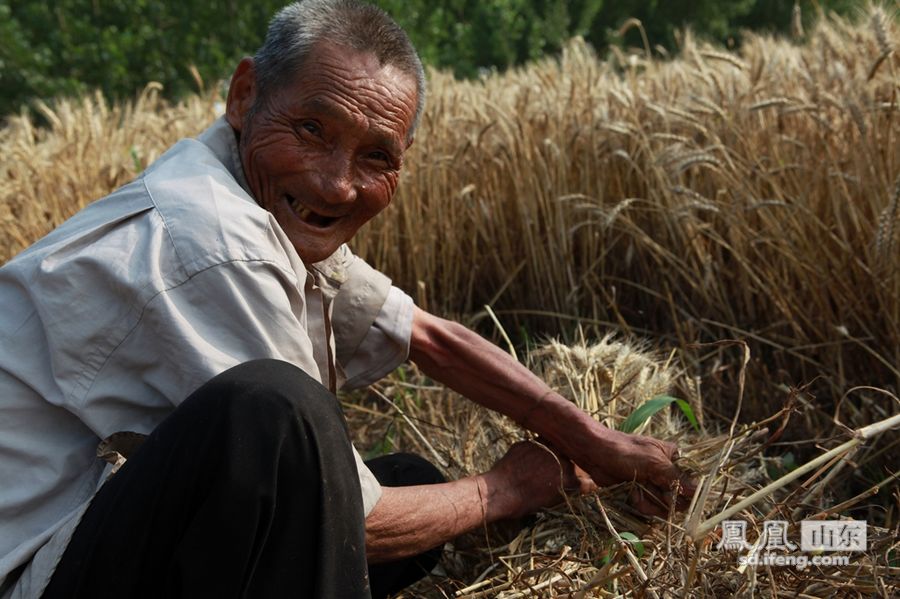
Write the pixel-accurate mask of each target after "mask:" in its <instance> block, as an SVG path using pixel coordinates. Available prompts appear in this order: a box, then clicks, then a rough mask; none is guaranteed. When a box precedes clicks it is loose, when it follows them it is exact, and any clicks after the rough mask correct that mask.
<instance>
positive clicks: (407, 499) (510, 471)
mask: <svg viewBox="0 0 900 599" xmlns="http://www.w3.org/2000/svg"><path fill="white" fill-rule="evenodd" d="M593 488H595V487H594V485H593V483H592V482H591V481H590V479H589V478H588V476H587V475H586V474H584V473H583V472H579V471H578V470H577V469H576V468H575V467H574V466H573V465H572V463H571V462H569V461H568V460H566V459H564V458H563V459H559V458H558V457H557V456H556V455H555V454H553V453H551V451H550V450H548V449H547V448H545V447H542V446H540V445H538V444H537V443H532V442H528V441H525V442H521V443H516V444H515V445H513V446H512V447H510V449H509V451H508V452H507V453H506V455H505V456H504V457H503V458H501V459H500V460H499V461H498V462H497V463H496V464H495V465H494V467H493V468H491V469H490V470H489V471H488V472H485V473H484V474H479V475H477V476H470V477H467V478H463V479H460V480H456V481H453V482H448V483H442V484H437V485H419V486H412V487H384V488H383V493H382V496H381V499H380V500H379V501H378V503H377V504H375V508H374V509H373V510H372V512H371V513H370V514H369V516H368V517H367V518H366V556H367V558H368V560H369V563H380V562H387V561H394V560H398V559H402V558H404V557H408V556H411V555H417V554H419V553H422V552H424V551H427V550H429V549H431V548H432V547H437V546H438V545H440V544H442V543H444V542H446V541H448V540H450V539H453V538H456V537H457V536H459V535H461V534H463V533H465V532H468V531H470V530H474V529H476V528H478V527H480V526H483V525H485V524H489V523H491V522H496V521H497V520H504V519H508V518H516V517H519V516H523V515H525V514H529V513H532V512H534V511H537V510H538V509H540V508H542V507H548V506H551V505H554V504H556V503H559V502H560V501H561V499H562V494H561V491H562V490H563V489H566V490H572V491H577V492H581V493H585V492H588V491H590V490H592V489H593Z"/></svg>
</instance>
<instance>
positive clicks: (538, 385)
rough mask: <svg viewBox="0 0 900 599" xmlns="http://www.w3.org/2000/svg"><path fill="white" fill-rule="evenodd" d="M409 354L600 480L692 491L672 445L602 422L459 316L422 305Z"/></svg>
mask: <svg viewBox="0 0 900 599" xmlns="http://www.w3.org/2000/svg"><path fill="white" fill-rule="evenodd" d="M410 359H412V361H413V362H415V363H416V364H417V365H418V366H419V367H420V368H421V369H422V371H423V372H425V374H427V375H428V376H429V377H431V378H433V379H435V380H437V381H440V382H442V383H444V384H446V385H447V386H448V387H450V388H451V389H453V390H455V391H457V392H459V393H461V394H462V395H464V396H465V397H467V398H469V399H471V400H473V401H475V402H477V403H479V404H481V405H483V406H485V407H487V408H490V409H492V410H495V411H497V412H500V413H502V414H506V415H507V416H509V417H510V418H512V419H513V420H515V421H516V422H518V423H519V424H521V425H522V426H524V427H526V428H528V429H530V430H532V431H534V432H536V433H538V434H540V435H541V436H543V437H544V438H546V439H547V440H549V441H550V442H551V443H552V444H553V445H554V446H555V447H556V448H558V449H559V451H560V452H561V453H562V454H563V455H565V456H566V457H567V458H569V459H571V460H572V461H573V462H575V463H576V464H578V465H579V466H580V467H582V468H583V469H584V470H585V471H587V472H588V474H590V475H591V477H592V478H593V479H594V481H596V482H597V484H599V485H610V484H615V483H619V482H623V481H630V480H636V481H639V482H642V483H644V484H645V485H647V486H648V487H650V489H651V490H652V491H655V494H656V495H658V496H665V493H666V492H667V491H668V490H669V487H670V486H671V485H672V483H673V482H674V481H676V480H680V481H681V483H682V485H683V487H684V488H683V489H682V494H688V493H691V492H692V488H691V485H690V483H689V481H688V480H687V479H686V478H684V477H683V474H682V473H681V472H680V471H679V469H678V468H677V467H676V466H675V465H674V464H673V463H672V460H673V459H674V456H675V455H676V454H677V449H676V447H675V446H674V445H672V444H671V443H665V442H663V441H659V440H657V439H653V438H651V437H645V436H639V435H629V434H626V433H622V432H620V431H615V430H612V429H609V428H607V427H605V426H603V425H601V424H600V423H599V422H597V421H596V420H594V419H593V418H591V417H590V416H589V415H588V414H586V413H585V412H584V411H583V410H581V409H580V408H578V407H577V406H576V405H574V404H573V403H572V402H570V401H568V400H566V399H565V398H564V397H562V396H560V395H559V394H557V393H554V392H553V391H552V390H551V389H550V388H549V387H548V386H547V384H546V383H544V381H542V380H541V379H540V378H538V377H537V376H536V375H535V374H534V373H532V372H531V371H529V370H528V369H527V368H525V367H524V366H522V365H521V364H519V363H518V362H516V361H515V360H514V359H513V358H512V357H511V356H509V355H508V354H507V353H506V352H504V351H502V350H501V349H500V348H498V347H497V346H495V345H494V344H493V343H490V342H489V341H487V340H485V339H484V338H482V337H481V336H480V335H478V334H476V333H474V332H473V331H471V330H469V329H467V328H466V327H464V326H462V325H460V324H458V323H455V322H451V321H448V320H444V319H442V318H438V317H436V316H434V315H432V314H429V313H427V312H425V311H423V310H421V309H419V308H416V309H415V313H414V316H413V331H412V339H411V342H410ZM635 507H637V508H638V509H640V510H641V511H644V512H647V513H656V514H660V515H661V514H663V513H665V510H664V509H661V508H662V506H660V505H654V504H653V503H651V502H650V501H649V500H643V499H641V498H638V499H637V501H636V504H635Z"/></svg>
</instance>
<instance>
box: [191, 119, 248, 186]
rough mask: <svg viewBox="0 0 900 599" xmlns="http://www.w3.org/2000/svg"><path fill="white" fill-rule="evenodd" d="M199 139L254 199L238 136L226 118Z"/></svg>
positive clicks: (208, 129) (217, 120) (219, 120)
mask: <svg viewBox="0 0 900 599" xmlns="http://www.w3.org/2000/svg"><path fill="white" fill-rule="evenodd" d="M197 139H198V140H199V141H200V142H202V143H203V144H205V145H206V146H207V147H208V148H209V149H210V150H212V152H213V154H215V155H216V158H218V159H219V161H220V162H221V163H222V164H223V165H225V168H227V169H228V172H229V173H231V176H232V177H234V180H235V181H237V182H238V185H240V186H241V187H242V188H243V189H244V191H246V192H247V195H249V196H250V197H251V198H252V197H253V192H251V191H250V186H249V185H248V184H247V179H246V177H245V176H244V167H243V166H242V165H241V154H240V152H239V151H238V144H237V136H236V135H235V132H234V129H232V127H231V125H229V124H228V121H227V120H225V117H224V116H220V117H219V118H218V119H216V121H215V122H214V123H213V124H212V125H210V126H209V128H207V129H206V131H204V132H203V133H201V134H200V135H199V136H198V137H197Z"/></svg>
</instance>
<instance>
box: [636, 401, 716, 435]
mask: <svg viewBox="0 0 900 599" xmlns="http://www.w3.org/2000/svg"><path fill="white" fill-rule="evenodd" d="M673 403H674V404H677V405H678V407H679V408H680V409H681V412H682V413H683V414H684V416H685V418H687V419H688V422H690V423H691V425H692V426H693V427H694V430H696V431H697V432H700V425H699V424H698V423H697V417H696V416H694V410H692V409H691V405H690V404H689V403H688V402H686V401H684V400H683V399H678V398H677V397H672V396H670V395H657V396H656V397H654V398H653V399H648V400H647V401H646V402H644V403H643V405H641V406H640V407H639V408H638V409H636V410H635V411H634V412H632V413H631V415H629V416H628V418H626V419H625V422H623V423H622V424H621V425H619V430H620V431H623V432H626V433H633V432H634V431H636V430H637V428H638V427H639V426H641V425H642V424H644V422H646V421H647V420H649V419H650V417H651V416H653V415H654V414H656V413H657V412H659V411H660V410H662V409H663V408H664V407H666V406H668V405H669V404H673Z"/></svg>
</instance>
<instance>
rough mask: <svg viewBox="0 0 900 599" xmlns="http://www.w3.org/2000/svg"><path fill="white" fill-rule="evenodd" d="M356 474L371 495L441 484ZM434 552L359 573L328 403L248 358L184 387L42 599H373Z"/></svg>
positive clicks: (350, 501) (353, 492)
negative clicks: (189, 390)
mask: <svg viewBox="0 0 900 599" xmlns="http://www.w3.org/2000/svg"><path fill="white" fill-rule="evenodd" d="M370 467H371V469H372V471H373V473H374V474H375V475H376V477H378V478H379V480H380V481H382V484H384V485H385V486H403V485H409V484H429V483H435V482H442V481H443V477H442V476H441V474H440V473H439V472H438V471H437V469H435V468H434V466H432V465H431V464H429V463H428V462H427V461H425V460H423V459H422V458H419V457H418V456H412V455H409V454H401V455H399V456H385V457H383V458H378V459H376V460H373V461H371V462H370ZM439 556H440V549H436V550H433V551H431V552H429V553H427V554H423V555H420V556H417V557H416V558H413V559H409V560H404V561H403V562H398V563H392V564H381V565H373V566H372V567H371V568H369V567H368V564H367V562H366V554H365V525H364V516H363V506H362V498H361V494H360V487H359V479H358V477H357V474H356V465H355V460H354V457H353V453H352V450H351V445H350V441H349V437H348V434H347V428H346V424H345V421H344V417H343V414H342V413H341V410H340V405H339V403H338V401H337V399H336V398H335V397H334V395H332V394H331V393H329V392H328V391H327V390H326V389H325V388H324V387H323V386H322V385H321V384H319V383H318V382H316V381H315V380H313V379H312V378H310V377H309V376H308V375H307V374H306V373H304V372H303V371H302V370H300V369H298V368H296V367H294V366H292V365H290V364H287V363H285V362H279V361H275V360H258V361H254V362H248V363H246V364H242V365H240V366H237V367H235V368H232V369H231V370H228V371H227V372H224V373H222V374H221V375H219V376H217V377H215V378H214V379H212V380H211V381H210V382H208V383H207V384H205V385H204V386H202V387H201V388H200V389H198V390H197V391H196V392H194V393H193V394H192V395H191V396H190V397H189V398H188V399H186V400H185V401H184V402H183V403H182V404H181V405H180V406H179V407H178V408H177V409H176V410H175V411H174V412H173V413H172V414H171V415H170V416H169V417H168V418H166V419H165V420H164V421H163V422H162V423H161V424H160V425H159V426H158V427H157V428H156V430H154V431H153V433H152V434H151V435H150V436H149V437H148V438H147V440H146V441H145V442H144V443H143V445H141V447H140V448H139V449H138V450H137V452H136V453H135V455H134V456H133V457H131V458H129V460H128V461H127V462H126V464H125V465H124V466H123V467H122V468H121V470H119V472H117V473H116V474H115V475H114V476H113V477H112V478H111V479H110V480H109V481H107V482H106V483H105V484H104V485H103V486H102V487H101V489H100V490H99V491H98V493H97V495H96V496H95V497H94V499H93V501H92V502H91V505H90V506H89V507H88V509H87V511H86V512H85V514H84V517H83V518H82V520H81V522H80V523H79V525H78V527H77V528H76V529H75V532H74V534H73V537H72V540H71V542H70V543H69V545H68V547H67V549H66V551H65V553H64V554H63V556H62V558H61V560H60V563H59V564H58V566H57V568H56V571H55V573H54V575H53V577H52V579H51V580H50V583H49V585H48V586H47V589H46V591H45V592H44V595H43V597H45V598H49V599H55V598H59V597H67V598H68V597H84V598H87V597H91V598H99V597H110V598H112V597H115V598H142V597H147V598H154V599H159V598H168V597H173V598H174V597H185V598H195V597H216V598H221V597H247V598H250V599H256V598H266V597H288V596H290V597H323V598H325V597H328V598H330V597H335V598H344V597H347V598H352V597H369V596H370V595H372V596H374V597H384V596H387V594H389V593H392V592H396V591H398V590H400V589H401V588H403V587H404V586H406V585H408V584H411V583H412V582H414V581H415V580H418V579H419V578H421V577H422V576H424V574H426V573H427V572H428V571H429V570H431V568H432V567H434V565H435V564H436V562H437V560H438V558H439ZM367 573H370V574H371V588H370V585H369V576H367Z"/></svg>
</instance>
